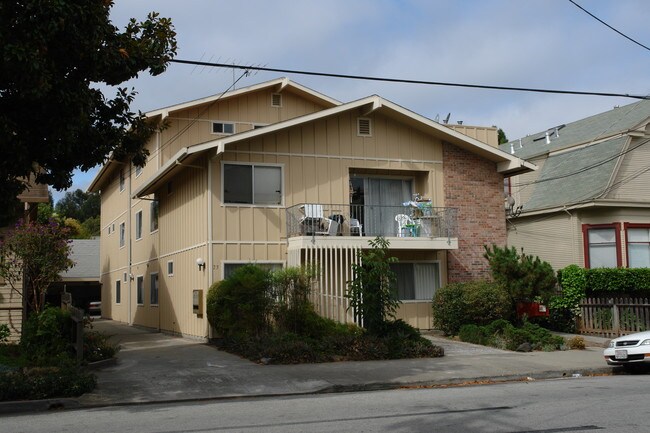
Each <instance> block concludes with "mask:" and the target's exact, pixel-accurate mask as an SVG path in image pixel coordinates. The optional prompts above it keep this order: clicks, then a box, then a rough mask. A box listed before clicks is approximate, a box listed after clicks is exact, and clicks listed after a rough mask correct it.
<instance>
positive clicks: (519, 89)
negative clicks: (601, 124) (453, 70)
mask: <svg viewBox="0 0 650 433" xmlns="http://www.w3.org/2000/svg"><path fill="white" fill-rule="evenodd" d="M170 62H172V63H179V64H184V65H197V66H213V67H216V68H236V69H244V70H247V69H249V70H250V69H253V70H256V71H266V72H281V73H284V74H299V75H311V76H319V77H331V78H347V79H351V80H365V81H384V82H387V83H404V84H425V85H429V86H447V87H466V88H470V89H489V90H511V91H517V92H535V93H558V94H563V95H587V96H611V97H617V98H633V99H649V98H648V97H646V96H644V95H630V94H629V93H608V92H583V91H579V90H556V89H536V88H530V87H509V86H489V85H483V84H467V83H449V82H443V81H425V80H407V79H404V78H387V77H370V76H365V75H346V74H333V73H328V72H314V71H301V70H293V69H280V68H267V67H262V66H249V65H236V64H226V63H211V62H199V61H196V60H180V59H172V60H170Z"/></svg>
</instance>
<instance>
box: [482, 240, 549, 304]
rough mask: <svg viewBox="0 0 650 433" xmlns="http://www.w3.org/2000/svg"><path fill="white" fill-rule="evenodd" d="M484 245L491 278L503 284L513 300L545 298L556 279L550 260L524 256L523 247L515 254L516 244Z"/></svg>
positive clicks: (524, 300)
mask: <svg viewBox="0 0 650 433" xmlns="http://www.w3.org/2000/svg"><path fill="white" fill-rule="evenodd" d="M484 248H485V254H484V257H485V258H486V259H487V260H488V262H489V264H490V270H491V271H492V277H493V278H494V280H495V281H496V282H499V283H501V284H503V286H504V287H505V288H506V290H507V291H508V293H509V294H510V297H511V298H512V299H513V301H514V302H520V301H523V302H530V301H533V299H535V298H542V299H543V300H544V301H546V300H547V299H548V298H549V297H550V296H551V295H552V294H553V292H554V291H555V286H556V284H557V279H556V278H555V274H554V272H553V268H552V267H551V265H550V264H549V263H547V262H545V261H542V260H540V259H539V257H537V256H535V257H533V256H529V255H526V254H525V253H524V252H523V250H522V252H521V254H518V253H517V250H516V249H515V247H511V248H499V247H497V246H496V245H492V248H488V247H487V246H485V247H484ZM513 307H514V305H513Z"/></svg>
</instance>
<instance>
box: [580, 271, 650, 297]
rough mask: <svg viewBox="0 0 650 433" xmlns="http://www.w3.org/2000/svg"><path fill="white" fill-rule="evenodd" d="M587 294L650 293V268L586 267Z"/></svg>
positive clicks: (641, 294)
mask: <svg viewBox="0 0 650 433" xmlns="http://www.w3.org/2000/svg"><path fill="white" fill-rule="evenodd" d="M585 272H586V274H587V295H596V296H597V295H608V294H622V293H624V294H627V295H640V296H643V295H649V294H650V269H649V268H629V269H628V268H594V269H586V270H585Z"/></svg>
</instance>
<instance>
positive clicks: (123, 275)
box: [122, 272, 126, 283]
mask: <svg viewBox="0 0 650 433" xmlns="http://www.w3.org/2000/svg"><path fill="white" fill-rule="evenodd" d="M122 280H123V281H124V282H125V283H126V272H125V273H124V274H122Z"/></svg>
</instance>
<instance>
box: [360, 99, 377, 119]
mask: <svg viewBox="0 0 650 433" xmlns="http://www.w3.org/2000/svg"><path fill="white" fill-rule="evenodd" d="M381 106H382V104H381V99H380V98H373V100H372V102H371V103H369V104H366V105H364V106H363V107H360V111H361V115H362V116H370V115H371V114H372V113H374V112H375V111H377V110H379V109H380V108H381Z"/></svg>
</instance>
